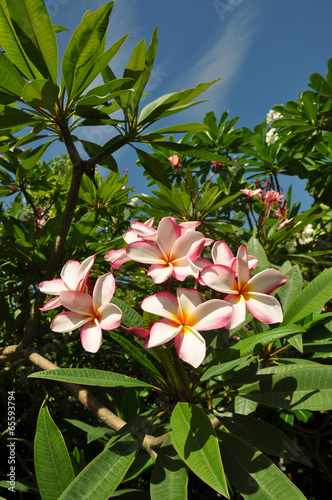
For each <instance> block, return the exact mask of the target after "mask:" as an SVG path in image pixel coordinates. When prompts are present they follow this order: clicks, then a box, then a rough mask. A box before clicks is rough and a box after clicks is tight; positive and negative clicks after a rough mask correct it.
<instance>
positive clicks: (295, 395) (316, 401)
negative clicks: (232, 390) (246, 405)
mask: <svg viewBox="0 0 332 500" xmlns="http://www.w3.org/2000/svg"><path fill="white" fill-rule="evenodd" d="M258 376H259V381H258V382H254V383H253V384H249V385H245V386H243V387H241V388H240V389H239V394H240V395H241V396H242V397H245V398H247V399H250V400H251V401H256V402H257V403H259V404H262V405H264V406H273V407H276V408H284V409H290V410H319V411H324V410H330V409H332V367H331V366H324V365H316V364H315V365H314V364H312V365H302V366H301V365H298V364H296V365H286V366H278V367H273V368H272V369H271V368H267V369H265V370H261V371H260V372H259V373H258Z"/></svg>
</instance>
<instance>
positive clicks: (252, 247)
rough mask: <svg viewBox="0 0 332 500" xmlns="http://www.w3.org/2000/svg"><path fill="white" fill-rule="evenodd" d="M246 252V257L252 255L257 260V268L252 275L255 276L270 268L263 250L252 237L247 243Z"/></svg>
mask: <svg viewBox="0 0 332 500" xmlns="http://www.w3.org/2000/svg"><path fill="white" fill-rule="evenodd" d="M247 251H248V255H254V256H255V257H257V258H258V263H257V266H256V268H255V270H254V272H253V273H252V274H256V273H258V272H260V271H263V270H264V269H267V268H268V267H270V264H269V261H268V258H267V256H266V253H265V250H264V248H263V247H262V245H261V244H260V243H259V241H258V240H257V239H256V238H254V236H252V237H251V238H250V240H249V241H248V243H247Z"/></svg>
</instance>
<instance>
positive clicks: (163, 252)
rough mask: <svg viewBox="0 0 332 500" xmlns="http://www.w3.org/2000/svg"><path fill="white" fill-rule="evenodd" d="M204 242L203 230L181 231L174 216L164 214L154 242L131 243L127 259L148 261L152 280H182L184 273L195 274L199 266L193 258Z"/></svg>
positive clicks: (199, 252) (196, 274)
mask: <svg viewBox="0 0 332 500" xmlns="http://www.w3.org/2000/svg"><path fill="white" fill-rule="evenodd" d="M204 244H205V237H204V235H203V234H202V233H199V232H196V231H194V230H190V229H189V230H188V228H185V230H184V229H183V227H181V226H180V225H178V224H177V223H176V221H175V219H174V218H173V217H164V218H163V219H162V220H161V221H160V223H159V226H158V230H157V237H156V243H154V242H152V241H137V242H134V243H130V244H129V245H128V246H127V249H126V252H127V254H128V256H129V257H130V259H132V260H135V261H136V262H140V263H141V264H150V267H149V270H148V273H147V274H148V276H150V277H151V278H152V280H153V282H154V283H163V282H164V281H166V280H167V279H168V278H169V277H170V276H174V278H176V279H178V280H179V281H184V280H185V278H186V277H187V276H194V277H195V278H197V277H198V275H199V268H198V267H197V266H196V265H195V264H194V263H193V261H194V260H195V259H197V258H198V257H199V255H200V254H201V252H202V250H203V248H204Z"/></svg>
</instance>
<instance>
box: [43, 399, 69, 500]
mask: <svg viewBox="0 0 332 500" xmlns="http://www.w3.org/2000/svg"><path fill="white" fill-rule="evenodd" d="M34 463H35V470H36V477H37V482H38V487H39V493H40V496H41V498H42V499H43V500H57V499H58V498H59V496H60V495H61V493H62V492H63V491H64V490H65V489H66V488H67V486H68V485H69V484H70V483H71V481H73V479H74V477H75V475H74V470H73V467H72V463H71V460H70V457H69V453H68V450H67V447H66V444H65V442H64V439H63V437H62V434H61V432H60V431H59V429H58V428H57V426H56V425H55V423H54V422H53V420H52V417H51V415H50V414H49V411H48V408H47V406H46V404H45V402H44V403H43V404H42V406H41V408H40V412H39V415H38V420H37V430H36V436H35V441H34Z"/></svg>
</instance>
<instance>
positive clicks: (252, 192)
mask: <svg viewBox="0 0 332 500" xmlns="http://www.w3.org/2000/svg"><path fill="white" fill-rule="evenodd" d="M240 191H241V193H242V194H245V195H246V196H249V198H253V197H254V196H258V195H259V194H261V192H262V189H261V188H259V189H240Z"/></svg>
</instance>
